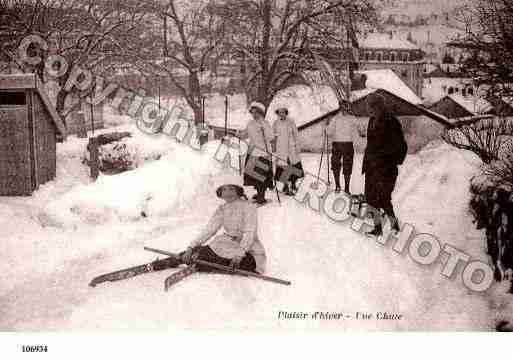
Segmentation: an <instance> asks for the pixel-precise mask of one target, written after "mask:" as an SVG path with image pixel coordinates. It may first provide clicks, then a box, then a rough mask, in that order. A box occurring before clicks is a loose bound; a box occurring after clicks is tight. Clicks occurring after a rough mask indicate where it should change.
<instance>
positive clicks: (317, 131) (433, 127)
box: [298, 69, 452, 152]
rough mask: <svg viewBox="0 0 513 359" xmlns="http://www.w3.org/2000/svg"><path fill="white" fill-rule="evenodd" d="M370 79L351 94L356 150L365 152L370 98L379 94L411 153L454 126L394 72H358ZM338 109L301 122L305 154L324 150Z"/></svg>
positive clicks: (302, 144) (300, 128) (348, 117)
mask: <svg viewBox="0 0 513 359" xmlns="http://www.w3.org/2000/svg"><path fill="white" fill-rule="evenodd" d="M359 73H360V74H363V75H365V76H366V77H367V81H366V83H365V88H364V89H361V90H357V91H352V93H351V104H350V106H351V111H352V114H351V115H348V116H347V119H348V121H352V122H353V127H354V129H355V133H354V135H355V136H354V140H355V143H354V145H355V150H356V151H358V152H363V151H364V149H365V147H366V138H365V136H366V130H367V124H368V120H369V114H368V112H367V98H368V96H369V95H370V94H372V93H378V94H380V95H381V96H383V97H384V98H385V103H386V105H387V108H388V111H390V112H391V113H393V114H394V115H395V116H396V117H397V118H398V119H399V121H400V122H401V124H402V126H403V130H404V131H405V135H406V140H407V142H408V150H409V152H416V151H418V150H419V149H420V148H422V147H423V146H424V145H426V144H427V143H429V142H430V141H432V140H435V139H438V138H440V137H441V135H442V133H443V132H444V130H445V129H446V128H448V127H452V124H451V123H450V122H449V121H448V119H447V118H446V117H445V116H443V115H441V114H438V113H436V112H434V111H432V110H430V109H427V108H425V107H424V106H422V100H421V99H420V98H419V97H418V96H417V95H416V94H415V93H414V92H413V91H412V90H411V89H410V87H409V86H407V85H406V84H405V83H404V81H402V80H401V79H400V78H399V77H398V76H397V75H396V74H395V72H394V71H392V70H390V69H385V70H371V71H359ZM340 111H341V110H340V108H338V106H337V107H336V108H334V109H332V110H331V111H329V112H326V113H324V114H323V115H321V116H318V117H316V118H313V119H312V120H310V121H307V122H304V123H298V128H299V134H300V143H301V146H302V149H303V150H304V151H311V152H319V151H321V149H322V144H323V136H324V126H325V123H326V121H329V119H331V118H332V117H333V116H335V115H336V114H338V113H339V112H340Z"/></svg>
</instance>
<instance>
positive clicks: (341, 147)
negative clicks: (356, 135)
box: [331, 142, 354, 192]
mask: <svg viewBox="0 0 513 359" xmlns="http://www.w3.org/2000/svg"><path fill="white" fill-rule="evenodd" d="M353 158H354V146H353V143H352V142H332V148H331V168H332V171H333V177H335V185H336V186H337V188H340V170H343V173H344V187H345V191H346V192H349V182H350V180H351V173H352V172H353Z"/></svg>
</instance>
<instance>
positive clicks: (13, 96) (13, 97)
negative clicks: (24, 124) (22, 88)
mask: <svg viewBox="0 0 513 359" xmlns="http://www.w3.org/2000/svg"><path fill="white" fill-rule="evenodd" d="M26 104H27V98H26V96H25V92H0V106H2V105H7V106H9V105H17V106H20V105H26Z"/></svg>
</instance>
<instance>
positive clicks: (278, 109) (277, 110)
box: [274, 107, 289, 115]
mask: <svg viewBox="0 0 513 359" xmlns="http://www.w3.org/2000/svg"><path fill="white" fill-rule="evenodd" d="M282 111H283V112H285V114H286V115H288V114H289V109H288V108H286V107H278V108H277V109H276V111H274V112H275V113H276V114H277V115H279V114H280V112H282Z"/></svg>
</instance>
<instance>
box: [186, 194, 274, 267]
mask: <svg viewBox="0 0 513 359" xmlns="http://www.w3.org/2000/svg"><path fill="white" fill-rule="evenodd" d="M216 194H217V197H219V198H222V199H223V200H224V201H225V202H226V203H224V204H222V205H221V206H219V207H218V208H217V210H216V212H215V213H214V216H213V217H212V218H211V219H210V221H209V222H208V224H207V226H206V228H205V229H204V230H203V231H202V233H201V234H200V235H199V236H198V237H197V238H196V239H195V240H194V241H193V242H192V243H191V244H190V245H189V247H188V248H187V250H186V251H185V252H184V253H183V254H182V260H183V261H184V262H185V263H187V264H190V263H192V262H193V260H194V259H201V260H204V261H208V262H213V263H218V264H221V265H225V266H231V267H232V268H238V269H242V270H246V271H252V272H255V273H260V274H262V273H263V272H264V270H265V262H266V256H265V250H264V247H263V245H262V243H261V242H260V241H259V239H258V220H257V219H258V216H257V208H256V206H255V205H254V204H252V203H250V202H249V201H248V200H247V197H246V195H245V194H244V189H243V188H242V187H240V186H238V185H235V184H225V185H222V186H220V187H219V188H218V189H217V190H216ZM221 227H223V228H224V230H225V233H223V234H220V235H218V236H215V235H216V233H217V232H218V231H219V229H220V228H221ZM214 236H215V237H214ZM212 237H214V238H213V240H212V241H211V242H210V243H209V244H208V245H203V244H204V243H206V242H207V241H209V240H210V239H211V238H212ZM196 266H197V268H198V270H200V271H210V270H211V269H209V268H208V267H205V266H201V265H200V264H197V265H196Z"/></svg>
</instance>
